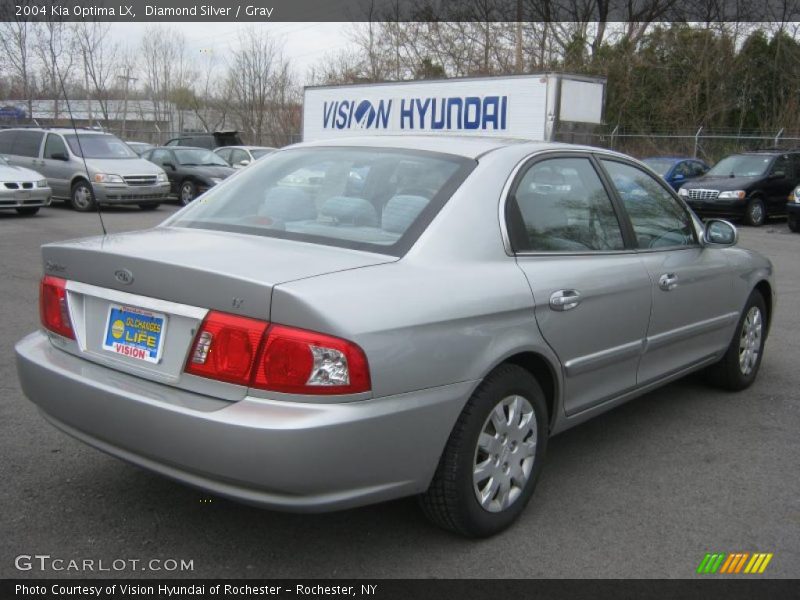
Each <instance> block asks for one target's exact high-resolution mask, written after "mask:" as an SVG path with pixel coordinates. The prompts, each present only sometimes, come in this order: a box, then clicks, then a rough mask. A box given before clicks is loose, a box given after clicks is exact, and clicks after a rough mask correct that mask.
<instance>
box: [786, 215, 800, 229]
mask: <svg viewBox="0 0 800 600" xmlns="http://www.w3.org/2000/svg"><path fill="white" fill-rule="evenodd" d="M787 221H788V223H789V229H791V230H792V231H794V232H795V233H800V217H798V216H797V215H789V217H788V219H787Z"/></svg>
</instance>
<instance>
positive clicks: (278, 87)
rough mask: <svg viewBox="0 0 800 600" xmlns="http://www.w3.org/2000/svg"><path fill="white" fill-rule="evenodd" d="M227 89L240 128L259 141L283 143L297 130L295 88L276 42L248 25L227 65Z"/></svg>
mask: <svg viewBox="0 0 800 600" xmlns="http://www.w3.org/2000/svg"><path fill="white" fill-rule="evenodd" d="M228 90H229V94H230V98H231V100H232V103H233V111H234V112H235V114H236V116H237V117H238V121H239V125H240V127H241V128H242V129H243V130H244V131H245V132H247V133H250V134H252V135H253V136H254V137H255V138H256V140H258V142H259V143H264V142H263V140H264V139H266V138H268V137H269V138H270V140H271V142H272V143H276V141H275V140H279V141H280V142H283V143H285V141H288V139H289V136H290V134H291V133H293V132H295V131H297V126H298V123H297V121H298V119H297V116H296V114H297V112H298V104H297V91H296V88H295V86H294V83H293V80H292V74H291V69H290V65H289V61H288V60H286V58H284V55H283V49H282V47H281V45H280V44H279V43H277V42H276V41H275V40H274V39H272V38H271V37H269V36H268V35H267V34H266V32H265V31H264V30H262V29H257V28H255V27H250V28H248V29H246V30H245V31H244V32H243V33H242V35H241V36H240V38H239V48H238V49H237V50H235V51H234V52H233V54H232V57H231V60H230V64H229V66H228Z"/></svg>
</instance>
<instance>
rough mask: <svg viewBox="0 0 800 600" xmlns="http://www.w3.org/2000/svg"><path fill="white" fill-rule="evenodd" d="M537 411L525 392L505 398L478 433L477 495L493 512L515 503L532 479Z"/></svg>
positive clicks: (474, 469) (475, 479) (475, 473)
mask: <svg viewBox="0 0 800 600" xmlns="http://www.w3.org/2000/svg"><path fill="white" fill-rule="evenodd" d="M536 438H537V433H536V413H535V412H534V411H533V407H532V406H531V404H530V402H528V401H527V400H526V399H525V398H523V397H522V396H507V397H505V398H503V399H502V400H501V401H500V402H498V403H497V405H496V406H495V407H494V409H492V412H491V413H489V416H488V417H487V418H486V421H485V422H484V424H483V429H481V434H480V435H479V436H478V446H477V448H476V449H475V459H474V461H473V465H474V466H473V470H472V482H473V488H474V490H475V497H476V498H477V499H478V502H479V503H480V505H481V506H482V507H483V508H484V509H486V510H487V511H489V512H500V511H502V510H505V509H506V508H508V507H509V506H511V505H512V504H513V503H514V502H515V501H516V500H517V498H519V497H520V495H521V494H522V490H524V489H525V484H526V483H527V482H528V479H530V476H531V471H532V470H533V462H534V457H535V454H536Z"/></svg>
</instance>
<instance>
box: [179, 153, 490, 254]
mask: <svg viewBox="0 0 800 600" xmlns="http://www.w3.org/2000/svg"><path fill="white" fill-rule="evenodd" d="M209 154H211V153H209ZM212 156H215V158H218V157H216V155H213V154H212ZM475 164H476V163H475V161H472V160H469V159H466V158H462V157H457V156H451V155H448V154H439V153H432V152H422V151H409V150H389V149H387V150H384V149H378V148H352V147H351V148H347V147H337V148H298V149H295V150H286V151H282V152H277V153H275V154H272V155H270V156H268V157H265V158H264V159H263V160H261V161H258V162H257V163H255V164H254V166H253V167H252V168H248V169H244V170H243V171H242V172H241V173H239V174H238V175H236V177H233V178H231V179H230V180H228V181H226V182H225V183H224V184H223V185H220V186H218V187H214V188H212V189H211V190H209V191H208V192H206V194H204V195H203V198H202V199H201V200H200V201H198V202H196V203H193V204H192V205H191V206H190V207H189V208H188V209H186V210H185V211H183V212H181V213H180V214H179V215H178V216H177V217H176V219H175V220H174V221H171V222H170V224H171V225H175V226H183V227H197V228H204V229H218V230H223V231H236V232H242V233H251V234H255V235H264V236H269V237H279V238H286V239H293V240H300V241H308V242H317V243H321V244H329V245H334V246H343V247H347V248H354V249H361V250H369V251H372V252H381V253H385V254H392V255H395V256H400V255H402V254H404V253H405V252H406V251H407V250H408V248H410V247H411V245H412V244H413V243H414V241H416V239H417V237H419V235H420V234H421V233H422V231H423V230H424V229H425V227H427V225H428V223H430V221H431V219H432V218H433V217H434V216H435V215H436V213H437V212H438V211H439V209H440V208H441V207H442V206H443V205H444V203H445V202H446V201H447V199H448V198H449V197H450V195H451V194H452V192H453V191H454V190H455V189H456V188H457V187H458V186H459V185H460V184H461V182H462V181H463V180H464V178H465V177H466V176H467V174H468V173H469V172H470V171H471V170H472V169H473V168H474V166H475Z"/></svg>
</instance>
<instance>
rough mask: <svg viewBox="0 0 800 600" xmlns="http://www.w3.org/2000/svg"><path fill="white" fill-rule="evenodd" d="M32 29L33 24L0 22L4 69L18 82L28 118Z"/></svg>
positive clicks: (31, 89)
mask: <svg viewBox="0 0 800 600" xmlns="http://www.w3.org/2000/svg"><path fill="white" fill-rule="evenodd" d="M33 28H34V25H33V23H28V22H26V21H7V22H0V48H2V51H3V55H4V57H5V64H6V66H5V68H6V69H8V70H9V71H10V72H11V74H12V75H13V76H14V77H15V78H16V79H17V80H18V81H19V86H20V88H21V89H22V95H23V97H24V98H25V101H26V102H27V105H28V117H32V116H33V86H32V82H33V73H32V65H31V63H32V54H33V52H32V46H33V40H32V38H33Z"/></svg>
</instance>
